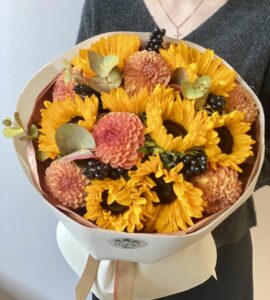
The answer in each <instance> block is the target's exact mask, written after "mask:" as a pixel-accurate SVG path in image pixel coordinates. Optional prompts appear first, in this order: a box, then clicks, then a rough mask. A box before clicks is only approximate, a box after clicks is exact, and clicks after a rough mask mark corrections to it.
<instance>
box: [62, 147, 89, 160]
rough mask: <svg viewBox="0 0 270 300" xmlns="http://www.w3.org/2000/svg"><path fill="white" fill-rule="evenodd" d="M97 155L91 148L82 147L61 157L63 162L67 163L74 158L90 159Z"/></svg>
mask: <svg viewBox="0 0 270 300" xmlns="http://www.w3.org/2000/svg"><path fill="white" fill-rule="evenodd" d="M92 157H95V154H94V153H93V152H92V151H91V150H89V149H80V150H77V151H75V152H72V153H70V154H68V155H66V156H64V157H62V158H61V162H63V163H67V162H70V161H74V160H82V159H89V158H92Z"/></svg>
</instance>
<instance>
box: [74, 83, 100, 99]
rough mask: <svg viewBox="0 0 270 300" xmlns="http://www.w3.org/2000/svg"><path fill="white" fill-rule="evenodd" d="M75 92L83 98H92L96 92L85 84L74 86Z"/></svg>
mask: <svg viewBox="0 0 270 300" xmlns="http://www.w3.org/2000/svg"><path fill="white" fill-rule="evenodd" d="M73 90H74V92H75V93H76V94H77V95H80V96H83V97H85V96H91V95H92V94H94V93H95V92H96V91H94V90H93V89H92V88H91V87H90V86H89V85H87V84H83V83H79V84H76V85H75V86H74V88H73Z"/></svg>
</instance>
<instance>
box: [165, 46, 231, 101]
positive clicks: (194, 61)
mask: <svg viewBox="0 0 270 300" xmlns="http://www.w3.org/2000/svg"><path fill="white" fill-rule="evenodd" d="M160 54H161V55H162V56H163V57H164V59H165V60H166V61H167V62H168V63H169V65H170V66H171V67H172V69H173V70H174V69H176V68H179V67H181V68H184V69H186V70H187V73H188V77H189V81H190V82H194V81H195V80H196V78H197V77H198V76H203V75H208V76H209V77H210V78H211V87H210V90H209V91H210V93H213V94H215V95H220V96H224V97H228V96H229V95H228V93H229V92H231V91H232V90H233V88H234V85H235V79H236V72H235V71H234V70H233V69H231V68H229V67H227V66H226V65H225V64H224V63H223V62H222V59H221V58H219V57H216V56H215V53H214V51H213V50H209V49H207V50H205V51H203V52H200V51H198V50H197V49H195V48H192V47H188V46H187V45H186V44H185V43H183V42H181V43H179V44H177V45H175V44H171V45H170V47H169V48H168V49H160Z"/></svg>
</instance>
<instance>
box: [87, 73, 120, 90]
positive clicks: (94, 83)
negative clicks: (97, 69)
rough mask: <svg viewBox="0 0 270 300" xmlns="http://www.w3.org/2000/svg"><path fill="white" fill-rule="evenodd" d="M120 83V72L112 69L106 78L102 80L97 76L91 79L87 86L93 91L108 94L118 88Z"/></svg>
mask: <svg viewBox="0 0 270 300" xmlns="http://www.w3.org/2000/svg"><path fill="white" fill-rule="evenodd" d="M121 81H122V76H121V72H120V70H119V69H118V68H114V69H113V70H112V71H111V72H110V74H109V76H108V77H106V78H102V77H100V76H98V75H97V76H95V77H93V78H91V80H90V81H89V85H90V87H91V88H92V89H94V90H95V91H98V92H105V93H109V92H110V90H111V89H114V88H117V87H119V86H120V84H121Z"/></svg>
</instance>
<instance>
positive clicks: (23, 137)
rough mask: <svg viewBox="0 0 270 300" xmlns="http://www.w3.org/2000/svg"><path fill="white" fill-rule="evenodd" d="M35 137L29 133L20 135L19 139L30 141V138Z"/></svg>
mask: <svg viewBox="0 0 270 300" xmlns="http://www.w3.org/2000/svg"><path fill="white" fill-rule="evenodd" d="M34 139H35V138H34V137H32V136H31V135H24V136H21V137H20V140H21V141H32V140H34Z"/></svg>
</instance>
